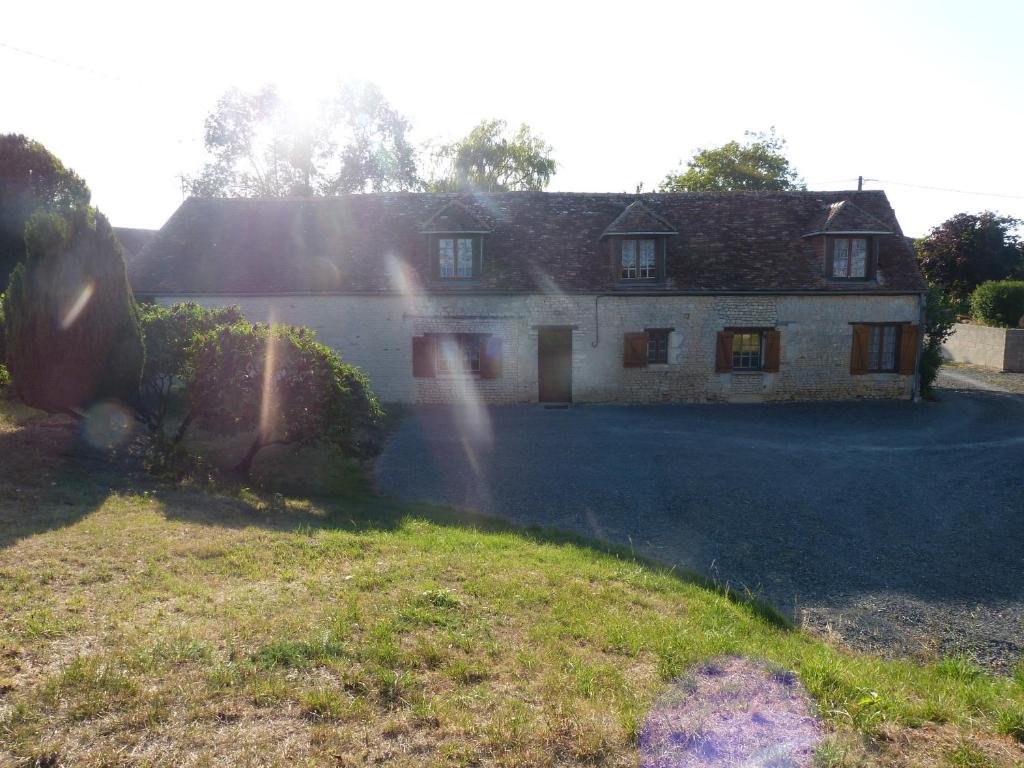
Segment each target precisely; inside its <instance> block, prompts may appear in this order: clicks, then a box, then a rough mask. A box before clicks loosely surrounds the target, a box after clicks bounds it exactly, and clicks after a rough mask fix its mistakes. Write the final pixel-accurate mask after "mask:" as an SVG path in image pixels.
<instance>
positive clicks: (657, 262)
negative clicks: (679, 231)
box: [611, 234, 665, 285]
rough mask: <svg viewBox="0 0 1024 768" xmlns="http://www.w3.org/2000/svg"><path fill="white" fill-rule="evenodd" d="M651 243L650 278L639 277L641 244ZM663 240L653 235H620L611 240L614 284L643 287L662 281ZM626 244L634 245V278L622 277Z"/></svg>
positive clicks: (663, 270)
mask: <svg viewBox="0 0 1024 768" xmlns="http://www.w3.org/2000/svg"><path fill="white" fill-rule="evenodd" d="M647 241H649V242H651V243H653V244H654V264H653V265H651V272H652V274H651V276H650V277H641V275H640V270H641V265H640V253H641V243H643V242H647ZM664 241H665V238H664V237H657V236H654V235H644V234H636V235H621V236H616V237H615V238H613V239H612V249H611V250H612V260H613V268H614V270H615V282H617V283H621V284H623V285H644V284H652V283H660V282H663V281H664V274H665V269H664V264H665V242H664ZM627 242H632V243H635V246H634V248H635V250H634V256H633V267H632V269H633V270H634V271H635V272H636V276H635V277H627V276H625V275H623V271H624V270H623V264H622V252H623V250H624V247H625V244H626V243H627Z"/></svg>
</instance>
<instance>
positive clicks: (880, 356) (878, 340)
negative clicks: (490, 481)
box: [868, 325, 900, 373]
mask: <svg viewBox="0 0 1024 768" xmlns="http://www.w3.org/2000/svg"><path fill="white" fill-rule="evenodd" d="M899 336H900V326H898V325H872V326H871V341H870V343H869V345H868V371H870V372H872V373H876V372H878V373H886V372H888V373H891V372H894V371H895V370H896V368H897V365H896V363H897V360H896V357H897V352H896V350H897V349H898V347H899V345H898V344H897V340H898V339H899Z"/></svg>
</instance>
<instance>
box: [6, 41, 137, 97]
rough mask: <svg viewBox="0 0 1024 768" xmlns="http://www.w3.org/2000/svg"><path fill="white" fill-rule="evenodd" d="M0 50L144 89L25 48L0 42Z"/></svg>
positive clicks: (132, 82)
mask: <svg viewBox="0 0 1024 768" xmlns="http://www.w3.org/2000/svg"><path fill="white" fill-rule="evenodd" d="M0 48H6V49H7V50H9V51H14V52H15V53H20V54H22V55H24V56H31V57H32V58H35V59H40V60H42V61H46V62H49V63H50V64H56V65H58V66H61V67H67V68H68V69H75V70H78V71H79V72H84V73H85V74H87V75H92V76H93V77H102V78H103V79H104V80H111V81H113V82H117V83H126V84H127V85H133V86H135V87H137V88H144V87H145V85H144V84H143V83H140V82H138V81H135V80H125V79H124V78H123V77H118V76H117V75H111V74H108V73H106V72H100V71H99V70H98V69H90V68H89V67H83V66H81V65H80V64H72V63H71V62H69V61H62V60H61V59H55V58H53V57H52V56H44V55H43V54H41V53H36V52H35V51H29V50H26V49H25V48H18V47H17V46H16V45H11V44H10V43H5V42H3V41H0Z"/></svg>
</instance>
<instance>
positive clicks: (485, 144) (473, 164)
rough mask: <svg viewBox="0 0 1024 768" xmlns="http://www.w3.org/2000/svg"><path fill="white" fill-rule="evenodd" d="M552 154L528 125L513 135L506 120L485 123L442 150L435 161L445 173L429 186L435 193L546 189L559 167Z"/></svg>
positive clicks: (441, 172)
mask: <svg viewBox="0 0 1024 768" xmlns="http://www.w3.org/2000/svg"><path fill="white" fill-rule="evenodd" d="M551 152H552V148H551V145H550V144H547V143H546V142H545V141H544V140H543V139H542V138H541V137H540V136H535V135H534V134H533V132H532V131H531V130H530V127H529V126H528V125H526V124H523V125H521V126H519V130H518V131H516V132H515V133H510V132H509V130H508V124H507V123H506V122H505V121H504V120H484V121H483V122H481V123H480V124H479V125H477V126H476V127H474V128H473V130H471V131H470V132H469V134H468V135H467V136H465V137H464V138H462V139H460V140H458V141H455V142H452V143H450V144H445V145H443V146H441V147H440V149H439V150H438V151H437V153H436V156H435V162H436V163H437V164H438V165H439V166H441V167H442V168H443V170H442V171H440V172H439V173H437V174H435V178H434V179H433V180H432V181H431V182H430V183H429V184H428V187H429V188H430V189H431V190H432V191H436V192H454V191H456V190H473V191H479V192H505V191H512V190H543V189H545V188H546V187H547V186H548V184H549V183H550V181H551V177H552V175H554V173H555V169H556V168H557V164H556V163H555V161H554V159H553V158H552V157H551Z"/></svg>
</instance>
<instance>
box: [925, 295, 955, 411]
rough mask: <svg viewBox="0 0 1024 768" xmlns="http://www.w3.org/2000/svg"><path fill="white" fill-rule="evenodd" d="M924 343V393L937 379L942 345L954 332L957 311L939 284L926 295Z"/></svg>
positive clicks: (929, 389)
mask: <svg viewBox="0 0 1024 768" xmlns="http://www.w3.org/2000/svg"><path fill="white" fill-rule="evenodd" d="M924 318H925V319H924V329H923V330H924V344H923V346H922V349H921V364H920V372H921V390H922V392H923V393H924V394H926V395H927V394H930V393H931V392H932V388H933V385H934V384H935V379H936V377H938V375H939V368H940V367H941V366H942V363H943V358H942V345H943V344H944V343H945V341H946V339H948V338H949V335H950V334H951V333H952V332H953V325H954V324H955V323H956V313H955V312H954V311H953V306H952V304H951V303H950V301H949V297H948V296H946V293H945V291H943V290H942V288H940V287H938V286H932V287H931V288H930V289H929V290H928V295H927V296H926V297H925V305H924Z"/></svg>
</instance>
